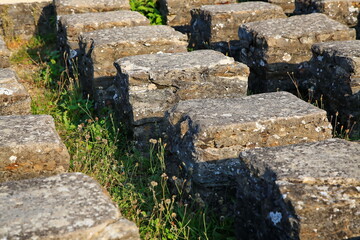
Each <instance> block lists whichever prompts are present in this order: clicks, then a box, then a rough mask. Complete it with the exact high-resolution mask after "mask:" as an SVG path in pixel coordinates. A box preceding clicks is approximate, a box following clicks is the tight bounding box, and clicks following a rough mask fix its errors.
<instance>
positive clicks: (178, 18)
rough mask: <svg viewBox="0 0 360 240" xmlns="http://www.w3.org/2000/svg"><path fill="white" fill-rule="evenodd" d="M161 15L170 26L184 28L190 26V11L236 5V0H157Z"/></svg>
mask: <svg viewBox="0 0 360 240" xmlns="http://www.w3.org/2000/svg"><path fill="white" fill-rule="evenodd" d="M158 2H159V8H160V12H161V14H162V15H163V16H164V17H166V24H167V25H170V26H185V25H189V24H190V20H191V14H190V10H191V9H194V8H199V7H201V6H203V5H213V4H229V3H236V0H199V1H194V0H184V1H178V0H159V1H158Z"/></svg>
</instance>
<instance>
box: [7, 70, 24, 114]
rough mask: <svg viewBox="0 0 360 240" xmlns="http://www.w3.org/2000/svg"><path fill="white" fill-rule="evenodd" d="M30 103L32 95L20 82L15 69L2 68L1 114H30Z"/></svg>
mask: <svg viewBox="0 0 360 240" xmlns="http://www.w3.org/2000/svg"><path fill="white" fill-rule="evenodd" d="M30 105H31V98H30V95H29V93H28V92H27V91H26V89H25V87H24V86H23V85H22V84H20V83H19V82H18V79H17V76H16V73H15V71H13V70H11V69H9V68H4V69H0V115H26V114H30V111H31V106H30Z"/></svg>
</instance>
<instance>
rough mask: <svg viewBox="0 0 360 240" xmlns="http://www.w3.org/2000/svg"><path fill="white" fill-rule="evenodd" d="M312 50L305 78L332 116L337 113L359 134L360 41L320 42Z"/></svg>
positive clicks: (354, 132)
mask: <svg viewBox="0 0 360 240" xmlns="http://www.w3.org/2000/svg"><path fill="white" fill-rule="evenodd" d="M312 52H313V57H312V59H311V60H310V62H309V63H308V64H306V65H305V64H304V66H305V67H304V68H303V69H304V74H305V76H304V77H302V78H304V79H308V80H309V81H308V82H307V83H306V84H307V85H308V87H309V88H311V89H312V90H313V91H314V94H315V95H316V96H315V98H320V97H321V98H322V101H323V104H324V106H325V108H326V110H327V111H328V113H329V115H331V116H333V119H335V115H336V113H338V114H339V115H338V117H337V120H339V121H340V122H341V123H342V124H343V125H344V126H345V127H347V128H352V130H353V131H352V134H353V135H354V137H356V135H357V136H358V137H360V124H355V123H354V122H357V123H360V101H359V99H360V40H353V41H336V42H327V43H319V44H315V45H313V47H312ZM308 72H309V73H310V76H306V74H307V73H308ZM300 77H301V75H300Z"/></svg>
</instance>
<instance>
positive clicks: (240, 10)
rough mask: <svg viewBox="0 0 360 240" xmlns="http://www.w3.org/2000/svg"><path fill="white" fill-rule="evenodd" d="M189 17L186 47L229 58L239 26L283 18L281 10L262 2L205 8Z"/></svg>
mask: <svg viewBox="0 0 360 240" xmlns="http://www.w3.org/2000/svg"><path fill="white" fill-rule="evenodd" d="M191 15H192V19H191V39H190V46H192V47H195V48H205V47H209V46H210V47H211V48H213V49H219V50H222V52H229V54H230V55H232V54H231V53H233V52H234V51H236V47H237V45H238V44H237V40H238V39H239V37H238V34H237V32H238V29H239V25H240V24H243V23H247V22H255V21H262V20H267V19H273V18H285V17H286V15H285V14H284V12H283V10H282V8H281V7H279V6H276V5H273V4H270V3H266V2H243V3H237V4H226V5H206V6H202V7H200V9H194V10H192V11H191ZM229 45H230V46H229ZM229 47H230V49H229ZM234 54H235V53H234Z"/></svg>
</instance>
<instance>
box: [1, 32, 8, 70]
mask: <svg viewBox="0 0 360 240" xmlns="http://www.w3.org/2000/svg"><path fill="white" fill-rule="evenodd" d="M9 58H10V51H9V49H8V48H7V47H6V44H5V42H4V39H3V37H2V36H0V68H6V67H9V66H10V61H9Z"/></svg>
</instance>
